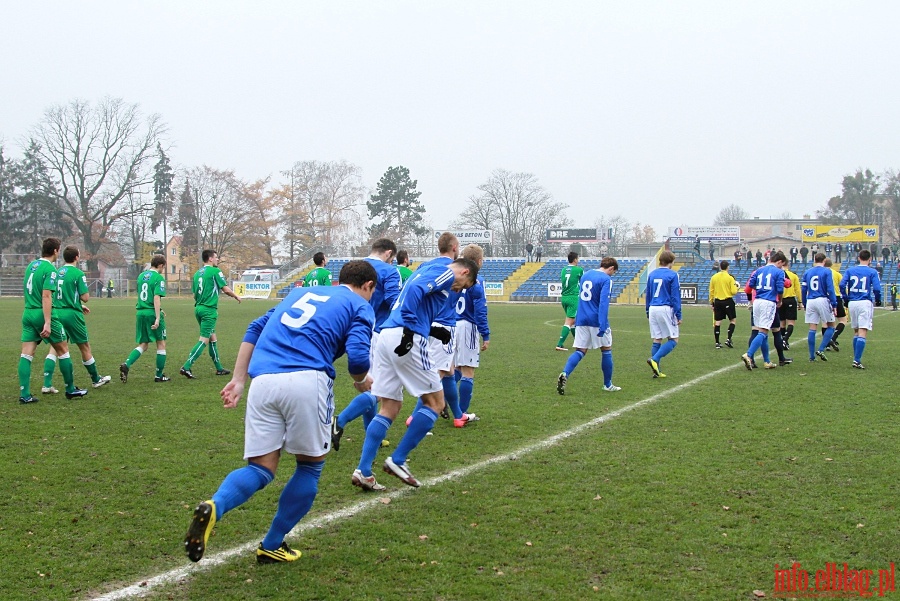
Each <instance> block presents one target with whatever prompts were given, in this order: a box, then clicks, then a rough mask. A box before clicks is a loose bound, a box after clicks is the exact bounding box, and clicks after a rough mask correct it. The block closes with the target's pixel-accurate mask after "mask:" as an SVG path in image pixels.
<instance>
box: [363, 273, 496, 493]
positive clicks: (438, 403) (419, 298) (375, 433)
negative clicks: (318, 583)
mask: <svg viewBox="0 0 900 601" xmlns="http://www.w3.org/2000/svg"><path fill="white" fill-rule="evenodd" d="M477 276H478V266H477V265H476V264H475V263H473V262H472V261H470V260H468V259H456V260H455V261H453V262H452V263H450V265H444V264H442V263H434V262H432V264H431V265H427V266H422V267H419V269H417V270H416V272H415V273H414V274H413V275H412V277H410V278H409V280H407V281H406V285H405V286H403V290H401V291H400V298H398V299H397V302H396V303H395V304H394V308H393V310H392V311H391V314H390V316H389V317H388V318H387V320H385V322H384V323H383V324H382V327H381V334H379V336H378V342H377V344H376V345H375V353H374V357H375V359H374V362H373V365H372V377H373V379H374V381H375V383H374V385H373V386H372V393H373V394H374V395H375V396H377V397H378V401H379V402H380V403H381V409H380V410H379V411H378V415H376V416H375V419H373V420H372V423H370V424H369V427H368V428H366V440H365V442H364V443H363V448H362V452H361V453H360V458H359V467H358V468H357V469H356V471H354V472H353V476H352V477H351V482H352V483H353V485H354V486H359V487H360V488H362V489H363V490H381V489H383V487H382V486H381V485H380V484H378V483H377V482H376V481H375V476H373V475H372V463H373V462H374V461H375V455H376V453H377V452H378V448H379V447H380V446H381V441H382V440H384V438H385V436H386V435H387V431H388V428H390V427H391V424H392V423H393V422H394V420H395V419H396V418H397V414H398V413H399V412H400V407H401V405H402V403H403V390H404V389H405V390H406V391H407V392H408V393H409V394H411V395H413V396H417V397H421V398H422V403H423V405H422V407H421V408H419V409H417V410H416V411H414V412H413V416H412V420H411V421H410V423H409V428H407V430H406V433H405V434H404V436H403V438H402V439H401V440H400V443H399V444H398V445H397V449H396V450H395V451H394V453H393V455H392V456H391V457H388V458H387V459H386V460H385V462H384V471H386V472H387V473H389V474H391V475H393V476H396V477H397V478H400V480H402V481H403V482H404V483H405V484H408V485H409V486H419V485H420V482H419V481H418V480H417V479H416V478H415V477H414V476H413V475H412V473H411V472H410V471H409V467H407V465H406V458H407V456H408V455H409V453H410V451H412V450H413V449H414V448H415V447H416V446H417V445H418V444H419V442H421V441H422V439H423V438H425V436H426V435H427V434H428V432H430V431H431V429H432V428H433V427H434V422H435V420H437V417H438V413H439V412H440V411H441V409H443V407H444V390H443V386H442V384H441V380H440V377H439V376H438V373H437V371H436V370H435V368H434V361H433V358H432V356H431V352H432V348H433V347H432V345H430V344H429V341H428V338H429V336H435V337H440V338H441V342H443V343H445V344H446V343H448V342H450V338H449V332H448V331H447V330H445V329H444V328H440V327H435V326H433V325H432V324H433V323H434V321H435V319H436V317H437V315H438V313H439V312H440V310H441V309H442V307H443V305H445V304H446V303H447V302H448V297H449V295H450V291H451V290H456V291H459V290H463V289H465V288H470V287H471V286H472V285H473V284H474V283H475V278H476V277H477Z"/></svg>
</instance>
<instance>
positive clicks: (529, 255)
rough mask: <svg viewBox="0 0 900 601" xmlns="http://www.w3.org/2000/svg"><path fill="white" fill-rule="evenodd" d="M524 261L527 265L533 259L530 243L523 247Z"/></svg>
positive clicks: (532, 248) (532, 247) (532, 249)
mask: <svg viewBox="0 0 900 601" xmlns="http://www.w3.org/2000/svg"><path fill="white" fill-rule="evenodd" d="M525 259H526V260H527V261H528V262H529V263H531V261H532V260H533V259H534V244H532V243H531V242H530V241H529V242H528V243H527V244H526V245H525Z"/></svg>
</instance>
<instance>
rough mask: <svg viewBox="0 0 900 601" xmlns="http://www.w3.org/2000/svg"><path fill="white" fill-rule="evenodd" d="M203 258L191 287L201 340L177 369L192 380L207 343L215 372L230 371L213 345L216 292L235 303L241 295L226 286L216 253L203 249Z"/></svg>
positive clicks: (216, 308) (226, 373) (214, 339)
mask: <svg viewBox="0 0 900 601" xmlns="http://www.w3.org/2000/svg"><path fill="white" fill-rule="evenodd" d="M319 254H321V253H319ZM202 257H203V267H201V268H200V269H199V270H197V273H195V274H194V283H193V286H192V288H193V290H194V316H195V317H196V318H197V323H199V324H200V339H199V340H198V341H197V344H195V345H194V348H192V349H191V354H190V355H188V358H187V361H185V362H184V365H183V366H182V367H181V371H180V372H179V373H180V374H181V375H182V376H184V377H185V378H188V379H189V380H193V379H194V378H195V377H196V376H195V375H194V374H193V373H192V372H191V367H192V366H193V365H194V361H196V360H197V357H199V356H200V355H202V354H203V349H205V348H206V345H209V356H210V358H212V360H213V363H214V364H215V366H216V375H217V376H227V375H228V374H230V373H231V371H229V370H227V369H225V368H224V367H222V363H221V362H220V361H219V349H218V347H217V346H216V321H217V320H218V318H219V291H220V290H221V291H222V292H223V293H224V294H227V295H228V296H230V297H231V298H233V299H235V300H236V301H237V302H238V303H240V302H241V297H239V296H238V295H237V294H235V293H234V292H232V290H231V288H229V287H228V282H227V281H226V280H225V276H224V275H222V270H221V269H219V254H218V253H217V252H216V251H214V250H212V249H207V250H204V251H203V255H202ZM329 283H330V281H329Z"/></svg>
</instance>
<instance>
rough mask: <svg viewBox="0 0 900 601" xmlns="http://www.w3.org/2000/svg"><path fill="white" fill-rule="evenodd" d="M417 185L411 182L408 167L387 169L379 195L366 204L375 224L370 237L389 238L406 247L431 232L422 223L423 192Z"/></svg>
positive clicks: (372, 226) (423, 211) (370, 229)
mask: <svg viewBox="0 0 900 601" xmlns="http://www.w3.org/2000/svg"><path fill="white" fill-rule="evenodd" d="M417 183H418V181H417V180H412V179H410V177H409V169H407V168H406V167H403V166H400V167H388V169H387V171H385V173H384V175H383V176H381V179H380V180H379V181H378V187H377V193H376V194H373V195H372V196H371V197H370V200H369V202H367V203H366V207H367V208H368V209H369V219H370V220H371V221H372V222H373V223H372V225H371V226H370V227H369V235H370V236H372V237H373V238H374V237H379V236H387V237H390V238H393V239H394V241H395V242H397V244H403V243H404V242H408V241H409V240H410V239H412V238H414V237H415V236H416V235H418V236H421V235H424V234H426V233H428V228H427V227H425V226H423V225H422V224H421V220H422V215H424V213H425V207H423V206H422V203H421V202H420V201H419V196H421V195H422V193H421V192H419V191H418V190H416V185H417Z"/></svg>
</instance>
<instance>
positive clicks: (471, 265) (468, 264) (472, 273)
mask: <svg viewBox="0 0 900 601" xmlns="http://www.w3.org/2000/svg"><path fill="white" fill-rule="evenodd" d="M453 262H454V263H456V264H457V265H462V266H463V267H465V268H466V269H468V270H469V277H470V278H472V283H473V284H474V283H475V278H477V277H478V263H476V262H475V261H473V260H472V259H466V258H465V257H460V258H458V259H456V260H455V261H453Z"/></svg>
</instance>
